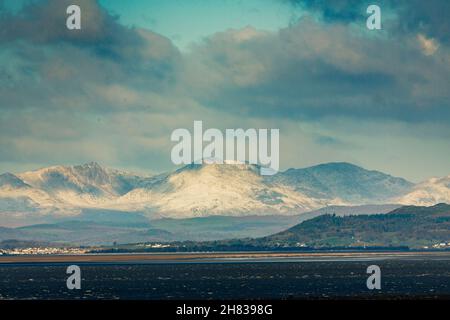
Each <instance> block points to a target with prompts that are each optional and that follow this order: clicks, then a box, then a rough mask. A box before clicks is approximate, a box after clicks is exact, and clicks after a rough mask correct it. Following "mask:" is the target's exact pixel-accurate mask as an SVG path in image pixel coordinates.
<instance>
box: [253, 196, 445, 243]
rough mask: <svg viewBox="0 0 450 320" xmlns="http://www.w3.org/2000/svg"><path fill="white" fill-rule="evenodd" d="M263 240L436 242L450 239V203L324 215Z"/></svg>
mask: <svg viewBox="0 0 450 320" xmlns="http://www.w3.org/2000/svg"><path fill="white" fill-rule="evenodd" d="M259 241H260V242H261V243H264V244H265V245H283V246H296V245H298V244H305V245H308V246H313V247H322V246H325V247H331V246H410V247H423V246H432V245H433V244H436V243H441V242H445V243H447V242H450V205H447V204H438V205H435V206H432V207H415V206H405V207H401V208H398V209H395V210H393V211H392V212H390V213H388V214H383V215H357V216H345V217H338V216H335V215H322V216H319V217H317V218H314V219H311V220H307V221H304V222H302V223H300V224H298V225H296V226H294V227H292V228H290V229H288V230H286V231H283V232H280V233H278V234H275V235H273V236H269V237H265V238H261V239H259Z"/></svg>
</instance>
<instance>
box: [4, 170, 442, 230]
mask: <svg viewBox="0 0 450 320" xmlns="http://www.w3.org/2000/svg"><path fill="white" fill-rule="evenodd" d="M259 169H260V168H259V167H258V166H257V165H250V164H243V163H241V164H239V163H236V164H228V165H220V164H214V163H210V164H202V165H196V164H191V165H187V166H184V167H181V168H178V169H176V170H174V171H172V172H168V173H163V174H159V175H153V176H151V175H148V176H143V175H137V174H133V173H129V172H124V171H119V170H115V169H110V168H104V167H102V166H100V165H99V164H97V163H95V162H92V163H88V164H84V165H78V166H53V167H48V168H43V169H39V170H35V171H28V172H23V173H18V174H12V173H5V174H2V175H0V215H1V218H0V225H3V226H8V225H9V226H20V225H27V224H30V223H37V222H47V221H49V219H52V218H55V217H61V218H67V217H77V216H79V215H80V214H82V213H83V212H85V211H86V210H89V209H95V210H109V211H111V210H112V211H116V212H123V213H124V214H127V213H130V212H132V213H139V214H142V215H143V216H145V217H146V218H148V219H160V218H174V219H186V218H194V217H208V216H234V217H242V216H255V215H256V216H263V215H267V216H269V215H270V216H272V215H284V216H288V215H298V214H301V213H305V212H309V211H312V210H317V209H320V208H324V207H329V206H355V205H367V204H402V205H433V204H436V203H439V202H450V176H449V177H445V178H432V179H430V180H428V181H425V182H423V183H419V184H414V183H412V182H409V181H407V180H405V179H403V178H399V177H393V176H391V175H388V174H385V173H382V172H379V171H372V170H366V169H364V168H361V167H359V166H356V165H353V164H350V163H326V164H320V165H317V166H313V167H308V168H303V169H289V170H286V171H284V172H280V173H278V174H276V175H274V176H261V175H260V174H259Z"/></svg>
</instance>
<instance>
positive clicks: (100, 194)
mask: <svg viewBox="0 0 450 320" xmlns="http://www.w3.org/2000/svg"><path fill="white" fill-rule="evenodd" d="M18 176H19V177H20V178H21V179H22V180H23V181H24V182H25V183H27V184H28V185H30V186H33V187H34V188H37V189H40V190H43V191H45V192H47V193H48V194H50V195H51V196H52V197H54V198H55V199H58V200H60V201H62V202H65V203H67V204H70V205H77V206H81V207H84V206H89V205H98V204H100V203H105V202H107V201H110V200H112V199H114V198H116V197H118V196H120V195H123V194H125V193H127V192H129V191H130V190H132V189H134V188H136V187H137V186H138V185H139V184H140V183H143V181H145V179H147V177H139V176H137V175H132V174H129V173H125V172H120V171H117V170H111V169H104V168H102V167H101V166H100V165H98V164H97V163H95V162H91V163H88V164H85V165H80V166H68V167H65V166H54V167H49V168H44V169H40V170H36V171H29V172H24V173H22V174H19V175H18Z"/></svg>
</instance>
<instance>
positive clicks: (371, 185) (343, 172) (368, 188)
mask: <svg viewBox="0 0 450 320" xmlns="http://www.w3.org/2000/svg"><path fill="white" fill-rule="evenodd" d="M273 181H276V182H277V183H281V184H284V185H288V186H291V187H292V188H294V189H295V190H296V191H299V192H301V193H303V194H305V195H307V196H309V197H312V198H325V199H332V198H338V199H342V200H343V201H345V202H347V203H352V204H367V203H383V202H385V203H386V202H389V201H390V200H392V198H393V197H396V196H399V195H402V194H405V193H406V192H407V191H409V190H411V188H412V187H413V186H414V184H413V183H411V182H409V181H407V180H405V179H403V178H397V177H393V176H391V175H388V174H385V173H382V172H379V171H369V170H366V169H364V168H361V167H358V166H356V165H353V164H350V163H345V162H336V163H326V164H320V165H317V166H313V167H309V168H304V169H289V170H287V171H285V172H281V173H280V174H278V175H275V176H274V177H273Z"/></svg>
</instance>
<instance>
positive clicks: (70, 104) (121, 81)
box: [0, 0, 450, 181]
mask: <svg viewBox="0 0 450 320" xmlns="http://www.w3.org/2000/svg"><path fill="white" fill-rule="evenodd" d="M372 3H377V4H379V5H380V7H381V9H382V18H383V20H382V30H376V31H370V30H367V29H366V18H367V14H366V8H367V6H368V5H369V4H372ZM69 4H78V5H79V6H80V7H81V10H82V30H80V31H69V30H67V29H66V26H65V25H66V23H65V20H66V14H65V11H66V7H67V6H68V5H69ZM448 12H450V1H447V0H429V1H422V0H397V1H393V0H380V1H364V0H363V1H360V0H358V1H357V0H347V1H343V0H334V1H333V0H330V1H319V0H316V1H315V0H292V1H289V0H245V1H244V0H189V1H188V0H183V1H182V0H165V1H144V0H142V1H139V0H129V1H122V0H99V1H94V0H70V1H65V0H48V1H29V0H28V1H23V0H22V1H20V0H0V172H6V171H10V172H18V171H22V170H28V169H35V168H38V167H43V166H47V165H55V164H79V163H85V162H89V161H97V162H99V163H101V164H103V165H106V166H111V167H117V168H122V169H128V170H134V171H138V172H160V171H164V170H169V169H171V168H173V165H172V162H171V160H170V150H171V148H172V146H173V143H172V142H171V141H170V134H171V132H172V131H173V130H174V129H176V128H192V126H193V121H194V120H203V123H204V126H205V127H214V128H220V129H225V128H240V127H241V128H279V129H280V163H281V166H282V168H283V169H286V168H289V167H305V166H309V165H313V164H317V163H323V162H331V161H347V162H352V163H354V164H357V165H361V166H363V167H366V168H368V169H377V170H381V171H384V172H387V173H391V174H394V175H398V176H403V177H405V178H408V179H410V180H412V181H420V180H422V179H425V178H427V177H430V176H443V175H448V174H450V165H449V163H450V161H449V159H450V125H449V123H450V20H449V19H448Z"/></svg>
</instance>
